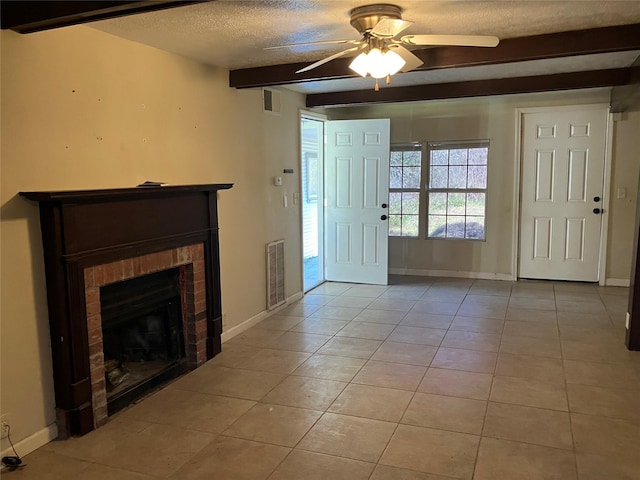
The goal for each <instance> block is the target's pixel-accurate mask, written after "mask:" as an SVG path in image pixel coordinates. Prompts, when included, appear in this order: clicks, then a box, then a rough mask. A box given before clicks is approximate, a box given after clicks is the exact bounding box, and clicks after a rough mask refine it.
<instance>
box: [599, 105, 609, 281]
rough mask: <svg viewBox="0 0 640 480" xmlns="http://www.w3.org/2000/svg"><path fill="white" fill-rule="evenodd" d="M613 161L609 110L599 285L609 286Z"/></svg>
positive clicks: (605, 146) (605, 150)
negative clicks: (608, 262)
mask: <svg viewBox="0 0 640 480" xmlns="http://www.w3.org/2000/svg"><path fill="white" fill-rule="evenodd" d="M612 160H613V114H612V113H611V107H609V108H607V131H606V138H605V145H604V179H603V181H602V223H601V224H600V259H599V260H600V265H599V267H598V278H599V279H600V281H599V282H598V284H599V285H601V286H605V285H606V284H607V279H606V274H607V272H606V270H607V240H608V238H609V219H610V217H609V205H610V204H611V202H610V200H611V199H610V197H611V192H612V191H613V189H612V188H611V164H612Z"/></svg>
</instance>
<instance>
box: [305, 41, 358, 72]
mask: <svg viewBox="0 0 640 480" xmlns="http://www.w3.org/2000/svg"><path fill="white" fill-rule="evenodd" d="M356 50H360V47H359V46H358V47H351V48H347V49H346V50H343V51H341V52H338V53H334V54H333V55H331V56H329V57H327V58H323V59H322V60H318V61H317V62H315V63H312V64H311V65H308V66H306V67H304V68H301V69H300V70H298V71H297V72H296V73H304V72H308V71H309V70H312V69H314V68H316V67H319V66H320V65H324V64H325V63H327V62H330V61H331V60H334V59H336V58H338V57H341V56H343V55H346V54H347V53H349V52H355V51H356Z"/></svg>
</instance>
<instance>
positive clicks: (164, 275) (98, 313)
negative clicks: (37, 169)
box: [21, 184, 232, 437]
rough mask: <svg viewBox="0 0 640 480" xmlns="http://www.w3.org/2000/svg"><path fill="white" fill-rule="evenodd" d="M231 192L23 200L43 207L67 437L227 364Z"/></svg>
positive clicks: (62, 431) (100, 193)
mask: <svg viewBox="0 0 640 480" xmlns="http://www.w3.org/2000/svg"><path fill="white" fill-rule="evenodd" d="M231 187H232V185H231V184H213V185H190V186H175V187H141V188H129V189H113V190H94V191H69V192H26V193H21V195H23V196H25V197H27V198H28V199H30V200H36V201H38V202H39V206H40V223H41V229H42V238H43V247H44V254H45V270H46V280H47V300H48V309H49V324H50V332H51V350H52V360H53V370H54V385H55V397H56V413H57V423H58V431H59V435H60V436H61V437H65V436H69V435H83V434H85V433H87V432H89V431H91V430H92V429H94V428H96V427H99V426H100V425H102V424H103V423H104V422H106V421H107V419H108V416H109V415H110V414H112V413H114V412H116V411H117V410H119V409H121V408H123V407H124V406H126V405H127V404H129V403H130V402H131V401H132V400H133V399H135V398H138V397H139V396H141V395H144V393H145V392H146V391H148V390H149V389H150V388H154V387H156V386H157V385H158V384H160V383H163V382H165V381H166V380H168V379H170V378H173V377H175V376H177V375H180V374H181V373H183V372H185V371H187V370H189V369H194V368H197V367H198V366H200V365H202V364H203V363H204V362H206V361H207V360H208V359H210V358H212V357H213V356H214V355H216V354H217V353H218V352H220V350H221V338H220V336H221V333H222V306H221V298H220V269H219V268H220V267H219V247H218V220H217V218H218V217H217V192H218V191H219V190H223V189H228V188H231Z"/></svg>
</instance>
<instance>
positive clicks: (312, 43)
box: [263, 40, 361, 50]
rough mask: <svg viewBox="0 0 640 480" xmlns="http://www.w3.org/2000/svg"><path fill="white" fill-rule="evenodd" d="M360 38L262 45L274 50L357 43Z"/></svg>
mask: <svg viewBox="0 0 640 480" xmlns="http://www.w3.org/2000/svg"><path fill="white" fill-rule="evenodd" d="M360 42H361V40H325V41H322V42H303V43H290V44H288V45H274V46H273V47H264V48H263V50H275V49H278V48H295V47H310V46H313V45H336V44H337V45H341V44H349V43H351V44H354V45H357V44H359V43H360Z"/></svg>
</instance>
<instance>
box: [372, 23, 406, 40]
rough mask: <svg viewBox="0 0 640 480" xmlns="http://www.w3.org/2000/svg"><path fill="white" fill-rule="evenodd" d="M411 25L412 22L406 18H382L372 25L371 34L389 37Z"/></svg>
mask: <svg viewBox="0 0 640 480" xmlns="http://www.w3.org/2000/svg"><path fill="white" fill-rule="evenodd" d="M411 25H413V22H409V21H408V20H402V19H399V18H398V19H395V18H383V19H382V20H380V21H379V22H378V23H376V26H375V27H373V30H371V34H372V35H373V36H375V37H384V38H391V37H395V36H396V35H398V34H399V33H400V32H401V31H403V30H405V29H407V28H409V27H410V26H411Z"/></svg>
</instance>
